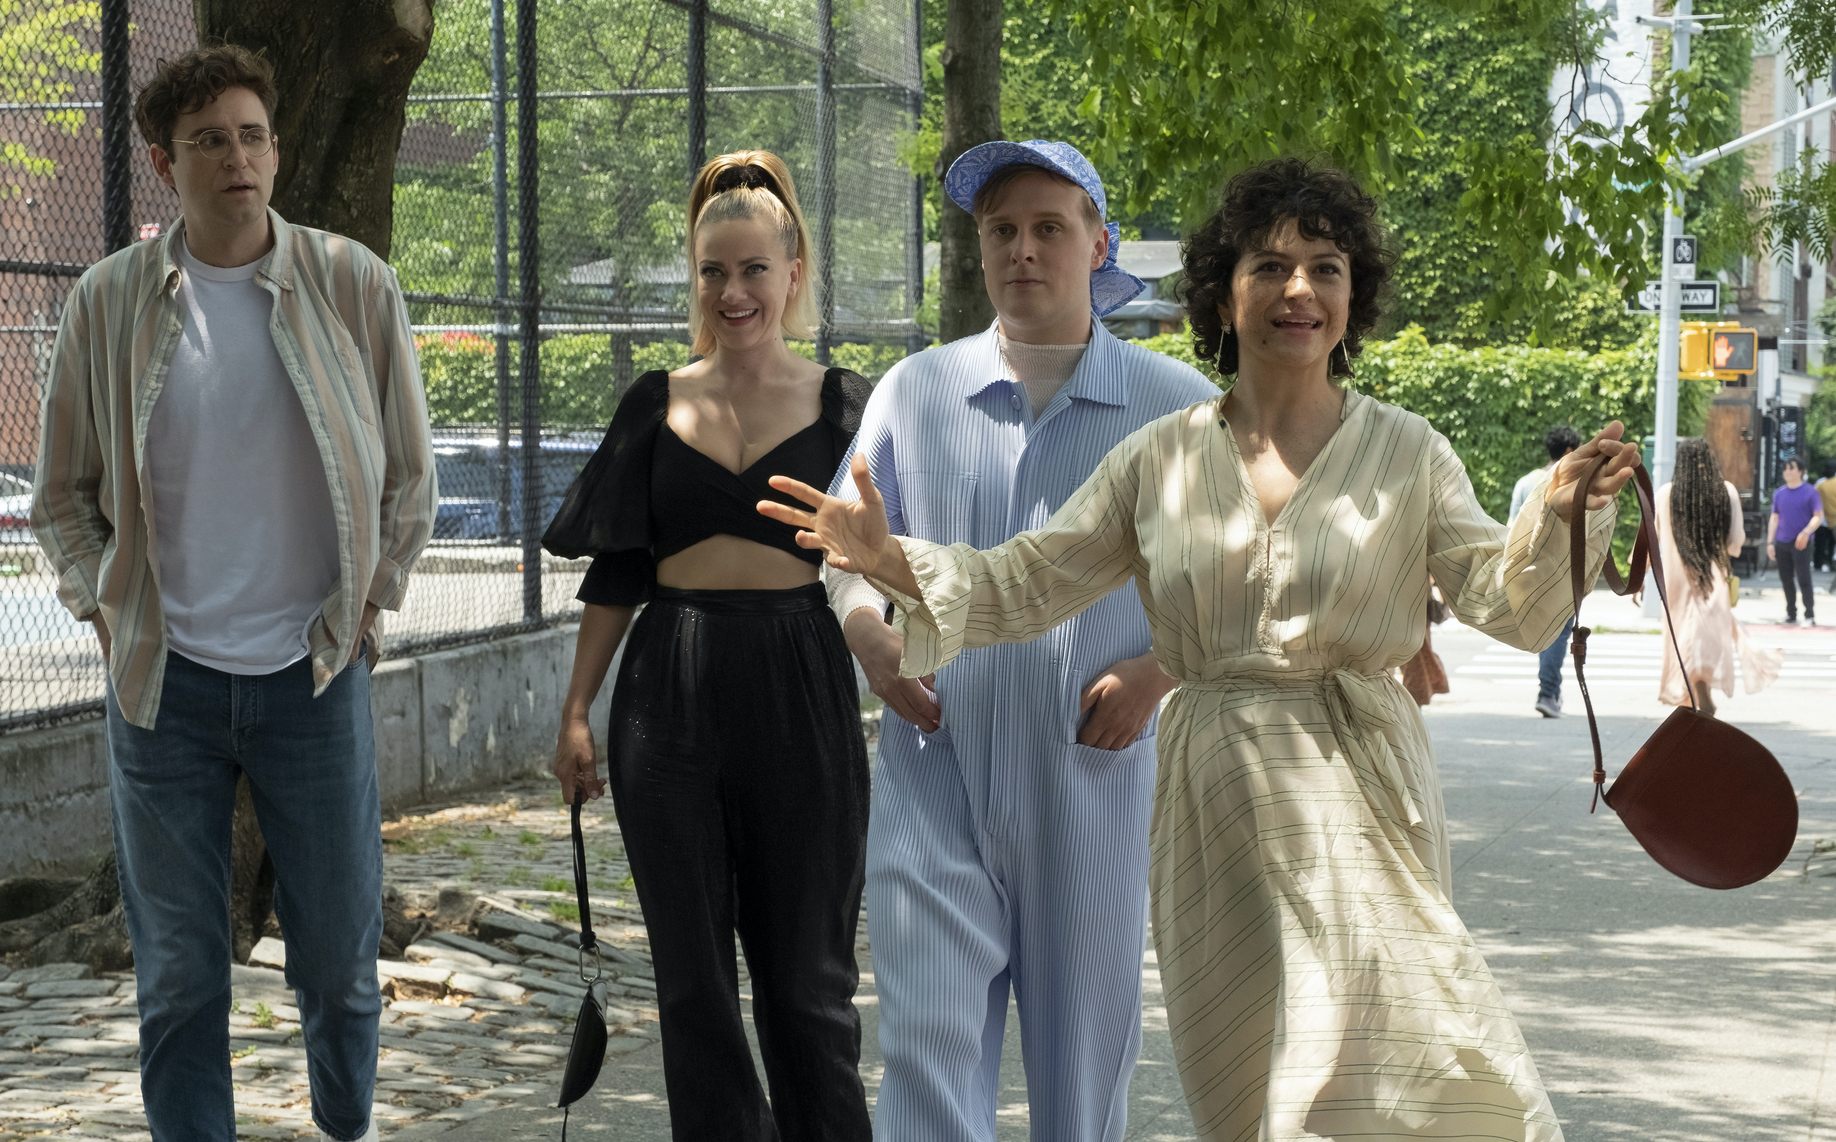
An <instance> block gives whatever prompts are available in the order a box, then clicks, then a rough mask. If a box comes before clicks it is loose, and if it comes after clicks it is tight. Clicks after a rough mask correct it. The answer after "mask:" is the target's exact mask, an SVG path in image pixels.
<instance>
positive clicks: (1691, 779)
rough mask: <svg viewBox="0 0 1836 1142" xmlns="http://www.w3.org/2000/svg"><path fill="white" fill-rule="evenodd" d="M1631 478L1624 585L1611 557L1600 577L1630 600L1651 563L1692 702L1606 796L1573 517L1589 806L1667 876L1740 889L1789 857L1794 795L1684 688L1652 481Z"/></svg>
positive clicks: (1580, 534)
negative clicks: (1631, 521) (1631, 524)
mask: <svg viewBox="0 0 1836 1142" xmlns="http://www.w3.org/2000/svg"><path fill="white" fill-rule="evenodd" d="M1608 459H1609V457H1606V456H1602V457H1601V458H1600V459H1599V460H1598V461H1596V462H1595V463H1594V464H1593V465H1591V466H1590V467H1589V468H1588V470H1587V471H1586V472H1585V473H1584V474H1583V475H1582V477H1581V479H1580V481H1579V483H1578V484H1577V487H1580V488H1587V487H1589V486H1591V485H1592V484H1593V482H1594V476H1595V474H1596V473H1598V472H1599V471H1600V469H1601V467H1602V466H1604V465H1605V464H1606V462H1607V460H1608ZM1635 471H1636V474H1635V475H1634V476H1633V480H1632V497H1633V499H1634V500H1635V501H1636V506H1637V507H1638V510H1639V513H1640V520H1639V529H1638V541H1637V542H1636V544H1634V546H1633V548H1632V560H1631V564H1630V566H1629V567H1628V569H1627V574H1626V577H1625V578H1624V579H1621V578H1620V575H1619V568H1618V567H1616V566H1614V564H1613V555H1612V553H1611V552H1608V553H1607V557H1606V564H1605V566H1603V567H1602V568H1601V572H1602V573H1603V574H1604V575H1605V577H1606V580H1607V582H1608V583H1609V584H1610V585H1611V586H1612V589H1613V592H1614V593H1615V594H1619V595H1629V594H1631V593H1632V592H1634V591H1636V590H1638V589H1639V587H1640V586H1641V585H1642V584H1643V582H1644V577H1645V564H1646V560H1647V558H1648V559H1649V560H1650V565H1651V582H1652V585H1653V586H1655V587H1656V588H1657V593H1658V599H1659V601H1660V602H1662V603H1663V604H1664V627H1665V629H1666V630H1667V631H1668V632H1669V635H1670V648H1671V650H1672V652H1673V653H1675V654H1676V656H1677V666H1678V667H1680V668H1681V669H1682V671H1683V685H1684V688H1685V689H1687V690H1688V691H1689V702H1690V704H1689V705H1687V706H1678V707H1677V708H1676V709H1674V710H1672V711H1671V712H1670V716H1669V717H1668V718H1666V719H1664V724H1663V725H1661V726H1659V727H1658V728H1657V732H1656V733H1654V734H1652V735H1651V737H1650V738H1649V739H1647V740H1646V742H1645V744H1644V745H1642V746H1640V747H1639V750H1638V752H1637V753H1636V754H1633V755H1632V760H1631V761H1628V762H1627V763H1626V765H1625V768H1624V769H1622V770H1620V771H1619V777H1618V778H1616V779H1615V780H1614V782H1613V787H1612V788H1611V789H1608V790H1605V791H1604V792H1602V789H1603V786H1604V783H1605V781H1606V767H1605V762H1604V760H1603V759H1602V757H1601V752H1600V727H1599V725H1598V724H1596V723H1595V721H1594V700H1593V698H1592V697H1590V696H1589V695H1588V692H1587V676H1586V674H1585V673H1584V672H1583V667H1584V666H1585V664H1586V662H1587V636H1588V634H1589V633H1590V632H1589V630H1588V628H1587V627H1584V626H1581V625H1580V622H1579V620H1580V614H1581V600H1582V598H1583V596H1584V595H1585V593H1586V572H1587V568H1586V561H1587V537H1586V523H1585V516H1586V514H1587V513H1586V512H1583V511H1576V512H1574V513H1573V516H1574V518H1573V519H1572V520H1571V521H1570V530H1569V558H1570V574H1571V576H1572V581H1571V585H1572V587H1573V590H1574V597H1575V615H1576V626H1575V634H1574V641H1573V643H1572V644H1571V650H1572V653H1573V655H1574V661H1575V681H1576V683H1578V684H1579V686H1580V689H1581V699H1582V701H1583V702H1585V703H1586V705H1587V728H1588V731H1589V733H1591V734H1592V735H1593V742H1594V799H1595V801H1596V803H1597V802H1599V801H1601V800H1605V801H1606V803H1607V806H1608V808H1610V809H1612V810H1613V811H1614V812H1615V813H1618V814H1619V819H1620V820H1621V821H1622V822H1623V823H1624V824H1625V826H1626V829H1627V830H1628V831H1630V832H1631V834H1632V836H1633V838H1634V839H1636V840H1637V841H1638V843H1639V844H1640V845H1642V846H1644V849H1645V851H1646V852H1647V853H1649V854H1650V855H1651V859H1652V860H1655V861H1656V862H1657V863H1658V864H1660V865H1662V866H1663V867H1664V868H1666V869H1668V870H1669V871H1670V872H1672V873H1674V874H1676V875H1677V876H1679V877H1681V878H1683V879H1684V880H1687V881H1689V882H1690V883H1691V884H1697V885H1701V886H1702V887H1703V888H1740V887H1742V886H1744V885H1748V884H1752V883H1754V882H1755V881H1758V880H1763V879H1764V878H1766V877H1767V876H1770V875H1771V874H1772V872H1773V870H1775V869H1777V868H1778V867H1779V865H1781V864H1783V863H1785V858H1786V857H1787V856H1789V855H1790V854H1791V846H1792V844H1793V843H1794V841H1795V840H1796V838H1797V833H1798V798H1797V794H1796V792H1795V791H1794V790H1793V789H1792V785H1791V779H1790V778H1789V777H1787V776H1786V774H1785V770H1784V769H1783V767H1781V766H1780V765H1779V763H1778V759H1777V758H1775V757H1773V756H1772V753H1771V751H1770V750H1768V749H1767V748H1766V747H1765V746H1763V745H1761V744H1760V743H1759V742H1757V741H1755V740H1754V739H1753V738H1751V737H1749V736H1748V735H1747V734H1745V733H1743V732H1741V731H1740V730H1738V729H1736V728H1735V727H1733V726H1730V725H1729V724H1728V723H1726V722H1723V721H1719V720H1717V719H1715V718H1712V717H1709V716H1708V715H1706V714H1703V713H1700V712H1699V711H1697V709H1696V708H1695V704H1696V689H1695V687H1694V686H1693V685H1691V684H1690V681H1689V667H1688V666H1687V665H1686V664H1685V663H1684V661H1683V650H1682V648H1681V647H1680V646H1678V645H1677V632H1676V628H1675V627H1674V626H1673V625H1672V624H1671V620H1670V597H1669V595H1668V594H1667V593H1666V592H1665V587H1664V564H1663V559H1662V558H1661V556H1660V554H1659V545H1658V537H1657V508H1656V507H1655V505H1654V503H1653V500H1654V498H1655V497H1653V495H1652V493H1651V477H1650V476H1649V475H1647V474H1646V472H1645V469H1644V467H1643V466H1642V465H1641V466H1640V467H1639V468H1637V469H1636V470H1635ZM1592 811H1593V810H1592V809H1590V810H1589V812H1592Z"/></svg>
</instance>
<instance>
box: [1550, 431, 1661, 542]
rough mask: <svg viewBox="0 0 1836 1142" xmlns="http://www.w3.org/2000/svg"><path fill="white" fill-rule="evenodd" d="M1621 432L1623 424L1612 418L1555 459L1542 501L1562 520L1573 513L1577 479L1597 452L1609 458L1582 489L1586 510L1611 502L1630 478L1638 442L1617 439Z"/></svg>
mask: <svg viewBox="0 0 1836 1142" xmlns="http://www.w3.org/2000/svg"><path fill="white" fill-rule="evenodd" d="M1625 433H1626V426H1625V425H1623V424H1621V423H1620V422H1619V421H1617V420H1616V421H1614V422H1613V423H1611V424H1609V425H1607V426H1606V427H1605V428H1603V429H1601V430H1600V432H1599V433H1598V434H1597V435H1596V436H1595V437H1594V438H1593V439H1592V440H1590V441H1588V442H1587V443H1586V444H1583V445H1582V446H1581V447H1579V448H1577V449H1575V450H1574V451H1573V452H1570V453H1569V454H1568V455H1566V456H1564V457H1562V458H1561V459H1560V460H1558V461H1556V466H1555V469H1554V471H1552V472H1551V473H1550V474H1549V487H1548V489H1547V490H1546V491H1545V492H1544V493H1543V501H1544V502H1545V503H1547V504H1550V505H1551V506H1553V507H1554V508H1555V510H1556V514H1557V515H1558V516H1561V517H1562V521H1563V522H1564V523H1567V522H1569V519H1570V516H1572V515H1573V513H1574V504H1575V496H1576V494H1577V492H1576V484H1577V482H1578V481H1579V480H1580V479H1581V477H1582V475H1583V474H1585V473H1586V472H1587V470H1588V468H1589V467H1591V466H1592V465H1593V463H1594V461H1595V460H1598V459H1599V458H1600V457H1601V456H1610V457H1612V459H1611V460H1608V461H1607V462H1606V464H1605V465H1603V466H1602V467H1601V469H1600V471H1599V472H1598V473H1596V474H1595V476H1594V480H1593V483H1591V484H1589V485H1588V486H1587V488H1586V489H1585V492H1586V497H1587V499H1586V504H1587V510H1588V511H1597V510H1599V509H1600V508H1603V507H1606V506H1607V505H1608V504H1610V503H1612V502H1613V497H1614V496H1617V495H1618V494H1619V490H1620V489H1621V488H1623V487H1625V486H1626V484H1628V483H1629V482H1631V480H1632V476H1633V474H1634V473H1635V472H1636V471H1637V469H1638V466H1639V463H1640V460H1639V455H1638V446H1637V445H1635V444H1633V443H1631V442H1630V441H1626V440H1621V439H1620V437H1622V436H1624V435H1625Z"/></svg>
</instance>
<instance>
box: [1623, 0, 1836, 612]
mask: <svg viewBox="0 0 1836 1142" xmlns="http://www.w3.org/2000/svg"><path fill="white" fill-rule="evenodd" d="M1692 13H1693V0H1677V3H1676V7H1675V8H1674V9H1673V11H1672V14H1671V16H1670V17H1668V18H1666V17H1653V16H1640V17H1639V23H1641V24H1647V25H1650V26H1652V27H1661V28H1668V29H1669V30H1670V32H1671V39H1670V66H1671V70H1672V72H1673V73H1675V72H1680V71H1683V70H1685V69H1687V68H1688V67H1689V40H1690V37H1691V36H1693V35H1699V34H1701V33H1703V32H1707V31H1709V30H1710V29H1709V28H1707V27H1705V26H1704V25H1702V24H1700V23H1698V22H1697V21H1696V20H1694V19H1693V18H1692ZM1706 18H1707V17H1705V19H1706ZM1830 110H1836V98H1831V99H1826V100H1824V101H1823V102H1822V103H1819V104H1817V105H1816V106H1814V107H1806V108H1805V109H1804V110H1802V111H1799V112H1797V113H1795V114H1792V115H1787V116H1786V117H1785V118H1783V119H1780V120H1779V121H1778V122H1776V123H1773V124H1771V125H1769V126H1766V127H1761V128H1760V129H1759V130H1757V131H1753V132H1750V133H1749V134H1745V135H1742V136H1741V137H1740V138H1738V139H1735V140H1733V141H1731V142H1727V143H1723V144H1722V145H1721V146H1719V147H1716V148H1714V149H1713V150H1709V151H1704V152H1703V153H1702V154H1700V155H1696V156H1694V157H1692V158H1686V159H1683V160H1682V161H1681V162H1680V163H1678V167H1679V169H1680V172H1681V173H1682V174H1685V175H1690V174H1694V173H1695V172H1697V171H1699V170H1701V169H1702V168H1703V167H1705V166H1707V165H1708V164H1710V163H1712V162H1714V161H1715V160H1716V159H1720V158H1725V157H1726V156H1728V155H1731V154H1734V153H1735V152H1736V151H1740V150H1743V149H1745V148H1747V147H1750V146H1752V145H1753V144H1754V143H1757V142H1759V141H1761V140H1762V139H1768V138H1771V137H1772V136H1773V135H1775V134H1777V133H1778V132H1780V131H1783V130H1785V129H1786V128H1787V127H1791V126H1794V125H1795V124H1798V123H1802V122H1803V121H1804V120H1806V119H1809V118H1811V117H1812V116H1814V115H1820V114H1822V113H1823V112H1825V111H1830ZM1686 111H1687V107H1686V106H1683V107H1680V108H1679V111H1678V113H1679V114H1683V113H1686ZM1667 197H1668V206H1667V208H1666V209H1665V211H1664V246H1663V250H1662V256H1661V257H1660V258H1659V259H1658V264H1659V268H1660V272H1661V273H1662V275H1663V276H1662V278H1661V279H1660V281H1659V284H1658V360H1657V416H1656V418H1655V419H1656V421H1657V425H1656V428H1657V431H1656V434H1655V435H1656V436H1657V441H1656V444H1657V448H1656V455H1654V456H1653V457H1652V465H1651V467H1652V471H1651V478H1652V480H1653V481H1654V482H1655V483H1656V485H1657V486H1659V487H1661V486H1663V484H1664V483H1665V481H1667V480H1669V479H1670V476H1671V471H1672V469H1673V468H1674V466H1675V464H1676V456H1677V364H1678V355H1679V353H1680V351H1681V345H1680V344H1679V341H1680V337H1679V334H1680V332H1681V329H1680V324H1681V319H1682V307H1683V283H1682V282H1680V281H1678V280H1677V278H1676V274H1675V273H1674V272H1673V271H1672V270H1671V266H1670V252H1671V250H1672V248H1673V247H1674V246H1675V244H1676V240H1677V239H1678V238H1681V237H1682V236H1683V203H1684V193H1683V190H1682V188H1681V187H1675V188H1673V189H1672V190H1671V191H1670V193H1669V195H1668V196H1667ZM1656 607H1657V600H1656V599H1655V598H1654V597H1653V596H1652V595H1651V594H1650V593H1647V595H1646V598H1645V613H1646V614H1647V615H1655V614H1656V613H1657V611H1656Z"/></svg>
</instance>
